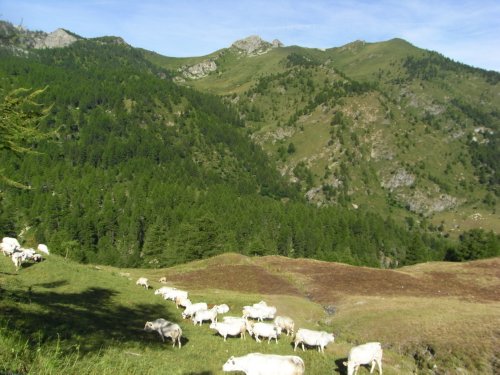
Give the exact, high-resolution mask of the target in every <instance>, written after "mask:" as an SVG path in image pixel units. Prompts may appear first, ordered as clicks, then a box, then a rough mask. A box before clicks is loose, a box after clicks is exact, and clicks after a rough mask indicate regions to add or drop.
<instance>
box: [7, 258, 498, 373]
mask: <svg viewBox="0 0 500 375" xmlns="http://www.w3.org/2000/svg"><path fill="white" fill-rule="evenodd" d="M273 259H276V261H274V260H273ZM285 260H286V259H283V260H281V258H273V257H270V258H247V257H243V256H241V255H236V254H227V255H223V256H219V257H215V258H211V259H206V260H202V261H198V262H193V263H189V264H186V265H182V266H179V267H175V268H169V269H164V270H139V269H134V270H131V269H127V270H124V269H116V268H113V267H104V266H93V265H80V264H76V263H73V262H71V261H68V260H65V259H64V258H61V257H58V256H54V255H52V256H50V257H48V259H47V260H45V261H44V262H42V263H40V264H34V265H31V266H29V265H28V266H26V267H24V268H23V269H21V270H20V271H19V272H15V271H14V266H13V264H11V263H12V262H11V261H10V259H9V258H7V257H0V269H1V270H2V271H1V272H0V310H1V311H2V316H1V318H0V373H2V372H6V373H9V372H15V373H31V374H60V373H65V374H111V373H115V374H116V373H127V374H160V373H165V369H166V368H168V373H169V374H170V373H171V374H222V371H221V367H222V364H223V363H224V362H225V361H226V360H227V358H228V357H230V356H231V355H244V354H246V353H249V352H262V353H276V354H293V347H292V339H291V337H287V336H286V335H285V336H282V337H281V338H280V340H279V342H278V344H275V343H271V344H267V343H265V342H263V343H261V344H259V343H257V342H255V341H254V340H253V339H252V338H250V337H247V339H246V340H241V339H239V338H229V339H228V341H227V342H224V341H223V340H222V338H221V337H219V336H217V335H215V333H214V331H212V330H210V329H209V328H208V325H207V324H204V325H203V326H202V327H194V326H193V325H192V324H191V322H190V321H183V320H182V319H181V317H180V312H181V310H177V309H176V308H175V305H174V304H173V303H172V302H170V301H164V300H163V299H162V298H161V297H159V296H155V295H154V294H153V291H152V289H150V290H148V291H146V290H145V289H143V288H141V287H138V286H136V285H135V280H136V278H137V277H138V276H146V277H149V278H150V280H152V283H153V286H154V288H156V287H159V286H160V284H159V283H158V282H155V281H156V280H157V278H158V277H160V276H164V275H167V277H171V278H174V275H176V274H183V273H196V272H199V271H203V270H204V269H206V268H208V269H211V270H212V271H213V270H216V269H217V266H218V265H223V264H224V265H230V264H252V265H256V266H258V267H263V268H264V269H265V270H267V271H266V272H269V273H272V274H274V275H278V276H280V277H282V278H283V280H287V282H289V283H290V284H292V285H295V286H296V287H297V288H298V289H299V290H302V291H304V293H305V292H307V291H308V290H311V289H313V288H315V287H322V288H328V285H316V286H314V285H312V284H311V283H312V280H313V279H312V278H309V277H307V276H306V275H307V273H306V274H302V273H297V270H295V268H294V267H295V266H293V265H294V264H295V265H298V264H300V265H301V267H308V266H307V265H308V264H309V263H307V262H304V263H302V262H300V261H293V262H288V261H285ZM276 262H277V263H276ZM297 262H299V263H297ZM308 262H309V261H308ZM487 262H488V261H483V262H482V263H481V262H479V263H477V264H478V267H480V266H481V264H488V263H487ZM311 264H317V265H319V266H321V265H322V264H323V263H322V262H313V263H311ZM350 269H352V272H355V271H356V267H352V268H350ZM489 269H491V268H489ZM400 272H401V273H404V274H408V275H411V276H412V277H413V278H415V281H416V282H418V279H419V278H423V277H426V275H433V274H440V273H450V274H453V275H456V276H457V277H459V279H460V280H462V281H463V282H467V283H473V284H474V283H477V285H481V286H482V287H484V288H492V287H494V285H498V279H496V278H494V277H493V276H492V275H493V274H491V271H488V272H489V273H488V275H491V276H488V275H487V274H485V275H484V276H483V277H478V276H477V274H476V273H471V271H470V268H467V265H461V264H447V263H432V264H429V265H426V264H423V265H418V266H414V267H406V268H404V269H402V270H401V271H400ZM300 275H302V277H301V276H300ZM310 276H312V275H310ZM176 286H178V287H181V288H182V287H184V286H183V285H176ZM331 287H333V288H335V286H331ZM190 292H191V298H192V300H193V301H206V302H208V303H227V304H228V305H229V306H230V307H231V311H230V312H229V313H228V315H237V316H238V315H240V312H241V308H242V306H244V305H246V304H251V303H255V302H257V301H259V300H262V299H264V300H266V301H267V302H268V303H270V304H273V305H275V306H277V308H278V312H279V314H282V315H289V316H291V317H293V318H294V320H295V321H296V328H299V327H304V328H311V329H324V330H327V331H330V332H332V331H333V332H334V333H335V334H336V341H335V343H333V344H330V345H329V346H328V347H327V349H326V352H325V354H324V355H322V354H320V353H318V352H317V351H316V350H307V351H306V352H302V350H298V351H297V352H296V354H297V355H299V356H300V357H302V358H303V359H304V361H305V364H306V370H307V373H308V374H325V373H331V372H332V371H336V372H339V373H340V374H343V373H344V368H343V366H341V362H342V360H343V359H344V358H345V357H346V355H347V352H348V351H349V348H350V347H352V346H353V345H354V344H355V343H362V342H366V341H373V340H377V341H381V342H383V343H384V373H386V374H389V375H390V374H410V373H414V371H415V370H416V364H415V360H414V357H415V356H417V358H418V359H419V361H420V365H421V370H418V371H423V368H425V366H430V365H433V364H437V366H438V367H439V368H441V369H454V368H457V367H462V368H465V369H468V371H472V372H470V373H474V372H473V371H474V370H473V369H482V370H481V371H482V373H485V374H488V373H489V372H488V370H487V369H488V368H490V367H489V366H490V363H489V360H490V359H491V358H492V356H494V355H495V351H496V349H495V346H494V340H493V339H491V338H489V336H490V335H492V334H493V335H494V332H495V327H496V326H497V324H498V314H497V312H498V303H483V302H474V301H473V300H472V301H463V300H461V299H459V298H456V297H444V298H441V297H440V298H439V299H436V298H435V297H428V298H427V297H425V298H424V297H418V298H417V297H391V296H390V295H387V296H378V297H374V296H356V295H350V293H349V291H348V290H346V291H344V294H343V297H342V298H341V299H338V300H337V301H335V307H336V309H337V313H336V314H335V315H333V316H328V315H326V313H325V312H324V310H323V307H322V305H321V304H319V303H318V302H315V301H313V300H310V299H308V298H305V297H302V296H292V295H277V294H273V295H263V294H260V293H255V292H248V293H240V292H236V291H229V290H222V289H207V288H206V287H204V286H203V285H201V284H198V285H196V287H193V288H191V290H190ZM388 292H390V291H388ZM468 298H471V297H468ZM159 317H163V318H165V319H169V320H172V321H175V322H178V323H179V324H180V325H181V327H182V329H183V337H184V339H183V347H182V348H181V349H178V348H172V346H171V343H170V342H166V343H162V342H161V340H160V338H159V337H158V335H157V334H156V333H147V332H144V331H143V327H144V323H145V321H146V320H153V319H156V318H159ZM471 326H472V327H475V328H474V329H473V330H472V331H471V328H470V327H471ZM428 347H430V348H432V350H434V351H435V352H436V354H435V356H431V357H430V358H427V357H426V355H427V354H425V353H426V352H425V350H426V348H428ZM420 351H422V353H420ZM419 353H420V354H419ZM365 371H366V370H365ZM418 371H417V372H418ZM367 372H368V371H366V373H367ZM362 373H363V370H362V371H361V372H360V374H362ZM418 373H419V372H418ZM422 373H423V372H422Z"/></svg>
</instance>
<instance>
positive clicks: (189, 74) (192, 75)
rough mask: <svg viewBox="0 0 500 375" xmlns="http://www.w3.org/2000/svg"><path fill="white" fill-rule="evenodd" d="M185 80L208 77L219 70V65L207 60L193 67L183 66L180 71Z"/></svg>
mask: <svg viewBox="0 0 500 375" xmlns="http://www.w3.org/2000/svg"><path fill="white" fill-rule="evenodd" d="M179 70H180V71H181V72H182V75H183V76H184V77H185V78H189V79H199V78H203V77H206V76H207V75H209V74H210V73H211V72H215V71H216V70H217V64H216V63H215V61H213V60H205V61H202V62H200V63H198V64H195V65H191V66H183V67H181V68H180V69H179Z"/></svg>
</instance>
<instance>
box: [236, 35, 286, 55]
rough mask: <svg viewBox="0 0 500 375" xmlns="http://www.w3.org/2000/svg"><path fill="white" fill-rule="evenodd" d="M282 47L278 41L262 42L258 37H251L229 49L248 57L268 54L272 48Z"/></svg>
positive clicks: (237, 42)
mask: <svg viewBox="0 0 500 375" xmlns="http://www.w3.org/2000/svg"><path fill="white" fill-rule="evenodd" d="M278 47H283V43H281V42H280V41H279V40H278V39H274V40H273V42H272V43H269V42H266V41H265V40H262V39H261V37H260V36H258V35H251V36H249V37H247V38H245V39H240V40H237V41H236V42H234V43H233V44H232V45H231V48H234V49H237V50H239V52H240V53H243V54H245V55H248V56H257V55H263V54H264V53H267V52H269V51H270V50H271V49H273V48H278Z"/></svg>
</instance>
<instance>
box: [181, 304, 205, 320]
mask: <svg viewBox="0 0 500 375" xmlns="http://www.w3.org/2000/svg"><path fill="white" fill-rule="evenodd" d="M202 310H208V305H207V304H206V303H205V302H197V303H192V304H191V305H189V306H187V307H186V308H185V309H184V311H183V313H182V318H183V319H187V318H190V317H192V316H193V315H194V314H196V312H197V311H202Z"/></svg>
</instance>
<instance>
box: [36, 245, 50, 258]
mask: <svg viewBox="0 0 500 375" xmlns="http://www.w3.org/2000/svg"><path fill="white" fill-rule="evenodd" d="M36 249H37V250H38V251H41V252H42V253H45V254H47V255H49V254H50V253H49V248H48V247H47V245H44V244H43V243H41V244H39V245H38V246H37V248H36Z"/></svg>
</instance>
